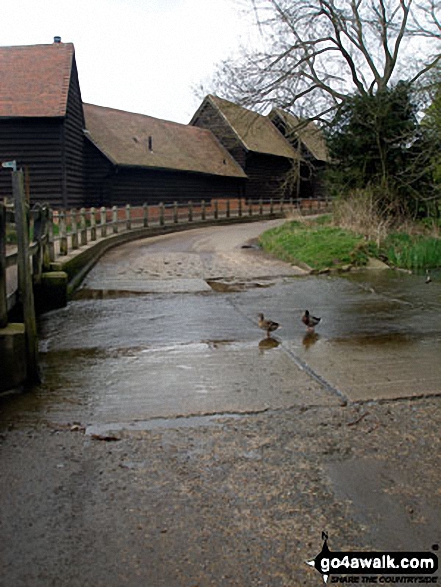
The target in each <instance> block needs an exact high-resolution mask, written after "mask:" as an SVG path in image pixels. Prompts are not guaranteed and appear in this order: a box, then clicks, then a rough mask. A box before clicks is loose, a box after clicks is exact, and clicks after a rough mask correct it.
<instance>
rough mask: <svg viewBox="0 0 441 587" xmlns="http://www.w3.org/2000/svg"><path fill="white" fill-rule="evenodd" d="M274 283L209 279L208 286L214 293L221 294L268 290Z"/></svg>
mask: <svg viewBox="0 0 441 587" xmlns="http://www.w3.org/2000/svg"><path fill="white" fill-rule="evenodd" d="M274 283H275V282H274V281H232V280H221V279H207V284H208V285H209V286H210V287H211V289H212V290H213V291H216V292H220V293H235V292H241V291H246V290H248V289H254V288H266V287H271V286H272V285H274Z"/></svg>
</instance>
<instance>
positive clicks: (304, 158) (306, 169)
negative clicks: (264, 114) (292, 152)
mask: <svg viewBox="0 0 441 587" xmlns="http://www.w3.org/2000/svg"><path fill="white" fill-rule="evenodd" d="M268 118H269V119H270V120H271V122H272V123H273V124H274V125H275V126H276V128H277V129H278V130H279V131H280V132H281V133H282V134H283V136H284V137H285V138H286V139H287V140H288V141H289V142H290V143H291V145H292V146H293V147H294V149H296V151H297V152H298V153H299V154H300V166H299V167H300V173H299V182H300V187H299V192H300V193H301V195H302V197H305V198H318V197H324V196H325V195H326V189H325V184H324V171H325V169H326V164H327V162H328V151H327V148H326V142H325V138H324V136H323V133H322V132H321V130H320V128H319V127H318V126H317V125H316V124H315V123H314V122H309V121H305V120H302V119H300V118H298V117H297V116H294V115H293V114H291V113H290V112H286V111H285V110H281V109H279V108H274V109H273V110H272V111H271V113H270V114H269V115H268Z"/></svg>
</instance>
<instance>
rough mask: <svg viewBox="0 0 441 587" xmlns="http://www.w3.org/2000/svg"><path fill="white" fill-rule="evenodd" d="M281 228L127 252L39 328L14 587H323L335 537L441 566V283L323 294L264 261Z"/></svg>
mask: <svg viewBox="0 0 441 587" xmlns="http://www.w3.org/2000/svg"><path fill="white" fill-rule="evenodd" d="M279 222H280V221H275V222H262V223H252V224H249V225H241V226H231V227H221V228H219V227H216V228H204V229H198V230H194V231H189V232H186V233H179V234H176V235H168V236H163V237H156V238H152V239H146V240H144V241H138V242H134V243H130V244H127V245H124V246H122V247H119V248H118V249H114V250H113V251H111V252H109V253H108V254H106V256H105V257H103V259H102V260H101V261H100V262H99V264H98V265H97V266H96V267H95V268H94V269H93V270H92V272H91V273H90V274H89V275H88V277H87V279H86V281H85V282H84V284H83V288H82V290H80V291H79V292H78V294H77V299H76V300H74V301H72V302H71V303H70V304H69V306H68V307H67V308H65V309H62V310H59V311H55V312H52V313H49V314H47V315H46V316H45V317H43V319H42V321H41V325H40V327H41V328H40V329H41V357H42V366H43V374H44V383H43V385H41V386H40V387H39V388H36V389H34V390H32V392H30V393H27V394H25V395H23V394H22V395H12V396H9V397H6V398H3V399H2V400H1V403H0V407H1V414H0V425H1V427H2V430H3V432H2V436H1V441H2V444H1V452H0V466H1V467H2V481H1V487H0V506H1V508H2V511H3V512H5V513H4V515H3V516H2V520H1V522H2V523H1V525H0V540H1V541H2V544H5V545H6V546H5V548H4V549H3V550H2V556H3V561H2V574H1V575H0V576H1V577H2V579H0V585H3V584H4V585H5V586H6V585H8V586H9V585H30V586H32V587H34V586H36V587H38V586H40V585H45V586H46V585H62V586H64V585H66V586H69V587H70V586H75V585H89V584H90V585H106V586H110V587H112V586H120V585H129V586H130V587H132V586H133V587H137V586H138V585H139V586H140V587H141V586H149V587H150V586H151V587H156V586H167V587H174V586H176V587H178V586H181V585H184V586H187V585H188V586H190V587H196V586H200V587H202V586H204V587H205V586H208V585H222V586H223V585H226V586H230V585H231V586H232V585H237V586H239V585H240V586H245V585H246V586H248V585H251V586H254V585H256V586H257V585H268V586H288V585H290V586H291V585H292V586H297V585H311V586H312V585H319V584H323V579H322V578H321V577H320V575H319V573H318V572H317V571H316V570H315V569H312V568H311V567H309V566H308V565H306V564H305V561H306V560H310V559H311V558H314V557H315V556H316V555H317V554H318V553H319V551H320V550H321V548H322V544H323V542H322V532H327V533H328V535H329V547H330V548H331V550H334V551H357V550H371V551H372V550H382V549H383V550H387V549H389V550H393V551H400V550H403V551H404V550H414V551H417V550H419V551H428V552H435V553H436V552H437V548H438V546H437V545H439V543H440V540H441V532H440V530H441V516H440V513H441V493H440V490H439V487H440V480H441V479H440V473H439V454H440V436H439V425H440V423H441V413H440V410H439V402H440V392H441V367H440V365H441V363H440V361H439V356H441V354H440V351H441V327H440V319H439V315H440V314H439V312H440V306H441V286H440V282H439V281H436V280H434V281H433V282H432V284H430V286H426V285H425V284H424V278H421V277H420V276H412V275H407V274H402V273H396V272H391V271H375V272H360V273H356V274H348V275H345V276H344V277H337V276H319V277H317V276H309V275H305V273H304V271H302V270H301V269H299V268H296V267H292V266H291V265H288V264H285V263H282V262H279V261H276V260H274V259H272V258H271V257H268V256H266V255H265V254H264V253H262V252H261V251H259V250H257V249H256V248H255V239H256V237H257V236H258V234H259V233H260V232H262V231H263V230H266V229H267V228H268V227H270V226H274V225H275V224H277V223H279ZM432 286H433V287H432ZM305 309H310V310H311V311H312V312H313V313H314V314H318V315H321V316H322V317H323V319H322V322H321V323H320V326H319V327H318V328H317V329H316V332H315V333H313V334H312V333H307V332H306V331H305V327H304V326H303V324H302V323H301V320H300V318H301V315H302V313H303V311H304V310H305ZM260 312H263V313H264V314H265V315H266V316H267V317H269V318H271V319H272V320H276V321H277V322H279V323H280V325H281V326H280V328H279V329H278V330H277V331H276V332H275V333H274V334H273V336H272V337H271V338H267V337H266V333H265V332H263V331H262V330H261V329H259V327H258V318H257V315H258V314H259V313H260ZM380 575H381V573H379V574H378V576H377V579H378V581H380ZM398 576H401V573H398ZM403 577H404V575H403ZM343 578H344V577H343ZM355 578H356V577H355ZM355 578H354V580H355ZM432 578H434V577H432ZM334 579H335V577H334ZM2 580H3V583H2ZM398 581H399V579H398V580H397V581H396V582H398Z"/></svg>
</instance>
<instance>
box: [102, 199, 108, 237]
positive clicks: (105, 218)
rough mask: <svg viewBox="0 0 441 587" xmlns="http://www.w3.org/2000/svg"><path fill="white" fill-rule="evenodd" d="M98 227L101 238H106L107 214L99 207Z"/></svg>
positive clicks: (103, 208)
mask: <svg viewBox="0 0 441 587" xmlns="http://www.w3.org/2000/svg"><path fill="white" fill-rule="evenodd" d="M100 226H101V237H102V238H105V237H106V236H107V213H106V209H105V207H104V206H101V209H100Z"/></svg>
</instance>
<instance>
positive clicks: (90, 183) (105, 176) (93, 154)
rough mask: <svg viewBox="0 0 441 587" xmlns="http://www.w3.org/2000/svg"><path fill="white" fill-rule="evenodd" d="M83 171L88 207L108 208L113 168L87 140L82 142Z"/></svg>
mask: <svg viewBox="0 0 441 587" xmlns="http://www.w3.org/2000/svg"><path fill="white" fill-rule="evenodd" d="M84 171H85V189H86V201H87V205H88V206H110V204H111V183H112V178H113V175H114V173H115V166H114V165H112V163H111V162H110V161H109V160H108V159H107V157H105V156H104V155H103V154H102V153H101V152H100V151H99V150H98V149H97V148H96V147H95V146H94V145H93V144H92V143H91V142H90V140H89V139H88V138H85V142H84Z"/></svg>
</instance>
